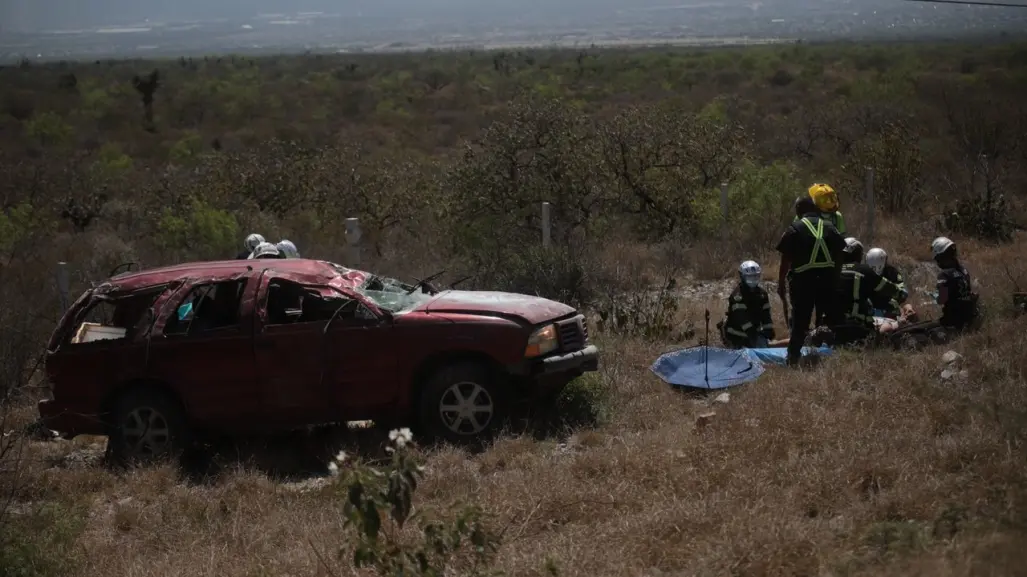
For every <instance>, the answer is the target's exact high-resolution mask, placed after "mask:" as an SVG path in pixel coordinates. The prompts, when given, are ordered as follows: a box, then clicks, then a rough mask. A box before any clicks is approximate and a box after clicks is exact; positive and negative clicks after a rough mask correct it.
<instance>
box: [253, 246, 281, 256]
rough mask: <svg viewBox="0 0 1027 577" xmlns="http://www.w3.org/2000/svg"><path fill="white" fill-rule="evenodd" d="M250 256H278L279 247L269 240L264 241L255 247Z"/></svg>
mask: <svg viewBox="0 0 1027 577" xmlns="http://www.w3.org/2000/svg"><path fill="white" fill-rule="evenodd" d="M249 258H278V247H277V246H275V245H273V244H271V243H269V242H262V243H260V244H258V245H257V248H255V249H253V252H252V253H250V256H249Z"/></svg>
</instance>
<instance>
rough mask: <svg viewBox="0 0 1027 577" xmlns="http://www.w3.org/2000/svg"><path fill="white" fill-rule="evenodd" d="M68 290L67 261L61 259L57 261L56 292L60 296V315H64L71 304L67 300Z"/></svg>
mask: <svg viewBox="0 0 1027 577" xmlns="http://www.w3.org/2000/svg"><path fill="white" fill-rule="evenodd" d="M70 290H71V289H70V281H69V279H68V263H66V262H63V261H61V262H59V263H57V294H58V295H59V296H60V302H61V315H62V316H63V315H64V313H66V312H68V307H69V306H70V305H71V303H70V302H68V299H69V294H68V293H69V291H70Z"/></svg>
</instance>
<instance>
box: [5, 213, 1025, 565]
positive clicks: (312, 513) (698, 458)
mask: <svg viewBox="0 0 1027 577" xmlns="http://www.w3.org/2000/svg"><path fill="white" fill-rule="evenodd" d="M884 230H885V234H887V235H888V236H886V237H885V238H886V239H888V241H889V242H887V243H885V245H884V246H902V248H903V249H906V250H909V251H911V250H912V249H915V248H916V247H918V246H919V245H921V244H924V241H923V240H922V239H921V240H920V241H919V242H917V243H916V244H908V245H903V244H901V243H902V242H903V240H902V239H901V237H899V236H898V235H896V232H899V231H900V229H899V228H897V227H894V226H893V225H888V226H886V227H885V229H884ZM893 235H894V236H893ZM892 241H894V242H892ZM962 246H963V247H964V248H963V250H964V254H965V259H966V261H967V264H968V265H969V266H970V267H971V268H972V270H973V271H974V272H975V273H976V274H977V275H978V276H979V278H980V280H981V283H982V285H983V287H984V288H983V291H984V292H985V295H986V298H988V299H989V304H990V315H991V316H990V318H989V321H988V325H987V327H986V329H984V330H983V332H981V333H979V334H976V335H972V336H968V337H966V338H964V339H963V340H961V341H958V342H955V343H953V344H951V345H950V346H949V347H946V348H932V349H927V350H924V351H921V352H918V353H915V354H902V353H898V352H892V351H874V352H868V353H864V354H855V353H842V354H840V355H838V356H837V358H835V359H832V360H830V361H829V362H826V363H824V364H823V365H822V366H821V367H820V368H817V369H813V370H808V371H804V372H792V371H787V370H785V369H777V368H771V369H768V371H767V373H766V374H765V375H764V376H763V377H761V378H760V379H759V380H758V381H757V382H755V383H753V384H750V385H748V386H745V387H742V388H739V389H737V390H734V391H732V392H731V399H730V402H729V403H728V404H719V403H715V402H714V401H712V399H706V398H701V397H695V396H687V395H683V394H679V393H677V392H675V391H673V390H671V389H669V388H668V387H667V386H665V385H664V384H663V383H662V382H660V381H659V380H658V379H657V378H656V377H655V376H653V375H652V374H651V373H650V372H649V371H648V366H649V365H650V363H651V362H652V361H653V360H654V359H655V357H656V356H657V355H659V354H660V353H662V352H664V351H666V350H669V349H670V348H674V347H671V346H668V345H667V344H665V343H645V342H641V341H635V340H626V339H619V338H616V337H605V338H603V339H602V340H601V343H600V344H601V347H602V350H603V351H604V352H605V358H604V361H603V366H602V370H601V376H602V378H603V379H605V380H606V381H607V382H608V383H609V384H610V385H611V387H612V390H613V395H614V399H613V406H614V411H613V415H612V419H611V421H610V422H609V423H607V424H605V425H603V426H602V427H600V428H598V429H596V430H591V431H579V432H578V433H576V434H574V435H573V436H571V437H570V438H567V439H556V438H552V439H548V440H535V439H532V438H529V437H508V438H504V439H501V440H500V441H498V442H497V443H496V444H495V446H494V447H492V448H491V449H490V450H488V451H486V452H484V453H481V454H477V455H468V454H464V453H462V452H459V451H456V450H452V449H448V450H441V451H438V452H432V453H430V454H425V455H424V458H425V459H426V462H427V467H428V476H427V480H426V482H425V483H424V484H423V486H422V487H421V488H420V489H419V490H418V494H417V506H418V507H420V508H425V509H436V508H442V507H446V506H448V505H450V504H452V503H456V502H474V503H477V504H480V505H481V506H482V507H484V509H485V510H486V511H487V512H488V513H489V514H490V515H491V516H492V523H494V525H495V527H497V528H498V529H501V530H504V531H505V533H504V536H505V538H504V543H503V545H502V548H501V550H500V553H499V558H498V560H497V568H499V569H501V570H503V571H505V572H506V573H507V574H510V575H541V574H551V575H567V576H571V575H581V576H591V575H658V574H663V573H673V574H682V575H753V576H755V575H870V574H873V575H925V576H927V575H929V576H932V577H940V576H946V575H1013V574H1016V573H1017V572H1018V571H1022V568H1023V567H1025V566H1027V550H1025V549H1024V548H1023V543H1024V539H1025V538H1027V531H1025V530H1027V514H1025V513H1024V511H1025V510H1027V509H1025V506H1027V465H1025V463H1027V454H1025V453H1027V451H1025V449H1027V447H1025V444H1024V443H1025V432H1024V431H1025V430H1027V429H1025V425H1027V412H1025V411H1027V388H1025V387H1024V382H1023V375H1024V370H1025V369H1027V360H1025V359H1027V357H1025V356H1024V355H1023V350H1024V348H1025V347H1027V331H1024V330H1023V321H1022V319H1021V320H1016V319H1015V318H1013V317H1012V316H1011V315H1010V313H1009V312H1007V311H1006V310H1004V309H1002V306H1008V301H1009V298H1008V294H1009V289H1010V288H1011V286H1012V281H1011V280H1010V275H1009V274H1007V273H1006V271H1005V266H1004V264H1003V263H1004V262H1008V261H1010V260H1012V259H1013V258H1014V257H1016V256H1017V255H1020V254H1022V251H1023V250H1024V248H1025V245H1024V244H1023V242H1022V241H1021V242H1020V243H1018V244H1016V245H1013V246H1008V247H999V248H995V247H987V246H983V245H979V244H974V243H971V242H965V243H962ZM633 251H635V249H625V254H629V253H633ZM894 252H896V253H897V254H896V258H898V259H900V260H901V261H902V262H906V263H909V262H913V261H915V260H919V259H921V258H923V257H924V256H925V255H923V254H917V253H913V252H904V253H902V254H898V253H900V251H894ZM1023 273H1024V270H1023V267H1022V266H1020V268H1019V270H1014V271H1012V274H1013V276H1015V275H1016V274H1019V275H1021V278H1022V276H1023ZM921 277H923V278H924V279H926V280H929V276H927V275H921ZM921 282H922V281H921ZM917 300H918V301H919V300H920V299H919V298H917ZM710 304H712V305H713V309H712V310H714V311H717V314H719V310H720V308H719V304H718V303H716V302H712V303H710ZM706 305H707V303H695V302H692V303H688V304H687V306H686V307H684V308H685V310H686V312H688V313H690V314H691V315H692V316H693V317H695V318H696V319H697V320H698V318H699V316H698V315H701V311H702V309H703V308H704V306H706ZM779 330H783V327H782V328H779ZM947 348H952V349H954V350H956V351H959V352H961V353H962V354H963V355H964V356H965V364H964V366H965V368H967V369H968V371H969V374H970V377H969V379H968V380H967V381H966V382H945V381H941V380H940V379H939V377H938V374H939V372H940V356H941V354H942V353H943V352H944V351H945V350H946V349H947ZM711 409H712V410H714V411H715V412H716V415H715V416H714V417H713V419H712V420H711V422H710V423H709V425H707V426H705V427H697V426H696V416H697V415H698V414H700V413H703V412H707V411H709V410H711ZM100 447H101V445H98V444H97V440H96V439H82V440H76V441H73V442H53V443H42V442H34V443H33V444H32V446H31V451H30V454H31V457H32V459H31V461H30V462H29V464H28V468H29V473H30V475H32V476H33V483H32V485H31V486H30V487H29V490H28V491H27V493H26V495H24V498H23V500H22V502H20V503H18V505H17V507H16V510H17V511H18V512H19V515H17V516H16V517H17V518H19V519H20V518H25V517H28V516H29V515H27V512H30V511H32V510H34V509H33V507H34V506H36V505H40V504H41V503H46V502H57V503H62V504H63V505H64V507H65V509H63V510H64V511H67V512H68V513H67V515H80V516H81V519H82V526H81V531H80V532H76V533H74V534H73V535H72V536H71V537H69V538H68V540H69V541H68V543H66V544H65V548H64V550H63V551H64V554H65V555H67V556H68V557H69V558H70V559H72V560H73V561H74V562H73V563H72V564H71V565H69V566H67V567H65V568H64V569H63V570H62V572H60V573H59V574H67V575H69V576H70V575H83V576H93V575H136V576H146V577H155V576H176V577H177V576H190V575H218V576H255V575H260V576H262V575H275V576H284V575H328V574H335V575H347V574H351V573H352V569H351V568H349V567H347V566H346V563H345V558H344V560H343V561H339V562H336V563H335V565H334V566H333V567H331V571H330V572H329V570H328V569H327V568H325V567H324V566H323V565H322V563H320V562H319V560H318V556H317V554H316V553H315V551H321V552H323V553H325V555H326V556H327V557H328V558H331V559H334V553H335V552H336V551H337V550H338V549H339V548H340V547H345V545H346V543H347V540H348V539H349V538H350V536H348V535H347V533H346V531H345V530H344V529H343V528H342V517H341V503H340V502H339V501H338V499H337V497H335V496H333V493H332V491H330V490H328V489H327V488H326V487H325V484H326V483H327V481H323V480H318V478H317V477H316V476H314V477H310V478H309V479H308V480H306V481H299V482H296V481H291V482H283V481H278V480H275V478H274V477H272V476H269V475H268V474H267V473H266V472H265V471H267V470H268V468H267V466H266V465H265V464H262V463H260V462H257V461H252V460H249V459H247V458H245V457H239V458H233V459H227V460H225V461H224V462H225V463H227V469H224V470H222V471H221V472H220V474H219V475H218V476H217V477H216V478H214V479H213V480H208V481H207V482H203V483H195V482H189V481H188V480H186V479H183V478H182V477H181V476H180V475H179V474H178V472H177V471H174V470H172V469H168V468H156V469H150V470H142V471H136V472H132V473H130V474H127V475H125V476H123V477H119V476H117V475H115V474H114V473H111V472H108V471H106V470H104V469H103V468H101V467H100V466H99V465H98V464H96V462H95V460H90V459H88V458H86V459H83V458H82V455H95V454H97V453H98V452H99V450H100ZM279 452H290V453H295V452H296V451H295V449H294V448H290V447H288V446H286V447H280V448H279ZM256 453H260V451H256ZM268 454H269V451H266V450H265V451H264V455H265V456H264V457H263V458H264V459H265V460H268V459H270V460H273V459H274V454H275V452H274V451H270V454H271V456H268ZM311 479H313V480H311Z"/></svg>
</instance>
